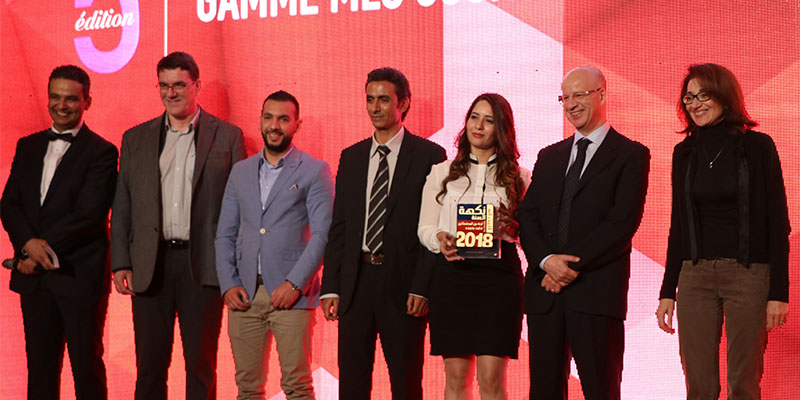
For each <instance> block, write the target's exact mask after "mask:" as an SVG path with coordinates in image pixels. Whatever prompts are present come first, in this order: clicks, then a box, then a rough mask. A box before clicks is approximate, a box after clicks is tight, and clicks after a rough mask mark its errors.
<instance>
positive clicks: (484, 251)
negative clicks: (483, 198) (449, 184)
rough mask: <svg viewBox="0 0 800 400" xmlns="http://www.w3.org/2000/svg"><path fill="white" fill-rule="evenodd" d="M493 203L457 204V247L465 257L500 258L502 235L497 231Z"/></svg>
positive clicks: (459, 253) (459, 252)
mask: <svg viewBox="0 0 800 400" xmlns="http://www.w3.org/2000/svg"><path fill="white" fill-rule="evenodd" d="M496 222H497V221H496V215H495V206H494V205H493V204H458V205H457V206H456V248H457V249H458V255H459V256H461V257H464V258H485V259H498V258H500V237H499V235H498V234H497V233H496V232H495V227H496V226H497V223H496Z"/></svg>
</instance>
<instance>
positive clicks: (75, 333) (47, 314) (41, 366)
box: [20, 285, 108, 400]
mask: <svg viewBox="0 0 800 400" xmlns="http://www.w3.org/2000/svg"><path fill="white" fill-rule="evenodd" d="M20 305H21V307H22V321H23V324H24V326H25V352H26V354H27V358H28V399H31V400H33V399H35V400H49V399H58V398H59V395H60V392H61V367H62V363H63V360H64V343H65V342H66V344H67V349H68V352H69V362H70V365H71V366H72V377H73V380H74V382H75V398H76V399H78V400H84V399H106V398H108V388H107V386H106V367H105V364H104V363H103V327H104V326H105V322H106V312H107V310H108V292H106V293H103V294H99V295H96V296H55V295H53V294H52V293H51V292H50V290H48V289H47V288H46V287H45V285H39V287H38V288H37V289H36V291H35V292H33V293H29V294H22V295H20Z"/></svg>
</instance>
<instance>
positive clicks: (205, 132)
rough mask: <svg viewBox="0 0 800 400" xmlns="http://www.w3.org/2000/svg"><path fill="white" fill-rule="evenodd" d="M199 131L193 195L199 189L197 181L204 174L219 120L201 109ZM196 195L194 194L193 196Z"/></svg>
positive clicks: (196, 144)
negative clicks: (209, 116)
mask: <svg viewBox="0 0 800 400" xmlns="http://www.w3.org/2000/svg"><path fill="white" fill-rule="evenodd" d="M197 125H198V128H199V131H198V132H197V143H195V159H194V173H193V174H192V195H194V192H195V191H196V190H197V182H199V181H200V176H201V175H202V174H203V166H205V164H206V159H207V158H208V153H209V151H211V145H212V144H213V143H214V137H215V136H216V135H217V128H218V126H217V122H216V121H214V120H213V119H211V118H208V115H207V114H206V112H205V111H204V110H200V117H199V118H197ZM193 197H194V196H193Z"/></svg>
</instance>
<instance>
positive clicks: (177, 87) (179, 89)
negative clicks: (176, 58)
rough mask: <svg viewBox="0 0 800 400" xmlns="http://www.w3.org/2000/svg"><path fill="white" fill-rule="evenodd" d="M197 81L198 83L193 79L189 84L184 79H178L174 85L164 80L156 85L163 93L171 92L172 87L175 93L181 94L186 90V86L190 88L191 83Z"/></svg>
mask: <svg viewBox="0 0 800 400" xmlns="http://www.w3.org/2000/svg"><path fill="white" fill-rule="evenodd" d="M195 83H197V81H191V82H189V83H188V84H187V83H186V82H184V81H178V82H175V83H173V84H172V85H168V84H166V83H164V82H158V83H157V84H156V87H157V88H158V90H159V91H160V92H161V93H167V92H169V90H170V89H172V90H174V91H175V93H178V94H181V93H183V92H185V91H186V88H188V87H189V85H194V84H195Z"/></svg>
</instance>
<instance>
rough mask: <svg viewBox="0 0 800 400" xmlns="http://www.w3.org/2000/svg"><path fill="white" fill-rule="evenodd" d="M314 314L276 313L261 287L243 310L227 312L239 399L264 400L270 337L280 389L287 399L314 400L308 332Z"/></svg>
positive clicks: (307, 311) (302, 310) (308, 311)
mask: <svg viewBox="0 0 800 400" xmlns="http://www.w3.org/2000/svg"><path fill="white" fill-rule="evenodd" d="M313 325H314V311H313V310H305V309H293V310H277V309H275V308H273V307H272V305H271V304H270V302H269V294H268V293H267V290H266V289H265V288H264V285H259V286H258V290H257V291H256V295H255V298H254V299H253V300H252V301H251V302H250V308H249V309H247V310H246V311H229V312H228V335H229V336H230V339H231V349H232V350H233V361H234V364H235V365H236V385H237V386H238V387H239V396H238V397H237V398H238V399H239V400H244V399H265V398H266V393H265V388H264V387H265V385H266V382H267V365H268V358H269V351H270V344H271V341H272V336H275V344H276V347H277V350H278V360H279V362H280V366H281V388H282V389H283V392H284V394H285V395H286V398H287V399H289V400H295V399H302V400H313V399H314V387H313V385H312V378H311V331H312V328H313Z"/></svg>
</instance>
